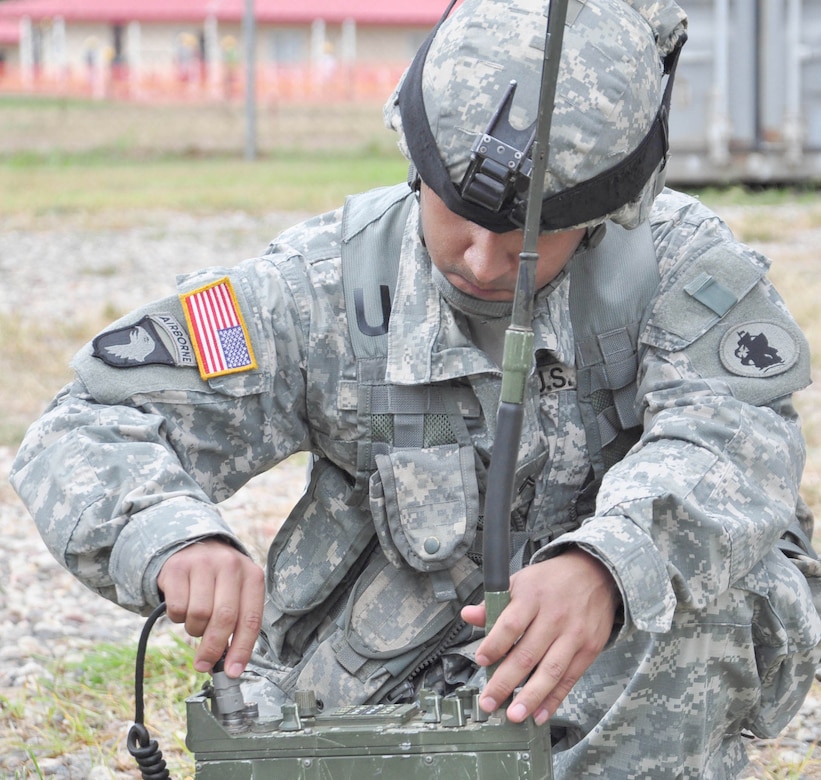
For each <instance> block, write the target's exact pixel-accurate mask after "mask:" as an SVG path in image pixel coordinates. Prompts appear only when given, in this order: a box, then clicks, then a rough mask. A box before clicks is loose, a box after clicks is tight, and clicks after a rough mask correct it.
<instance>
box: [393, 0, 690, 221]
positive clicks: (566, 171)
mask: <svg viewBox="0 0 821 780" xmlns="http://www.w3.org/2000/svg"><path fill="white" fill-rule="evenodd" d="M454 5H456V2H451V4H450V6H449V7H448V9H447V10H446V11H445V14H444V16H443V17H442V19H441V20H440V22H439V24H438V25H437V26H436V27H435V28H434V30H433V31H432V33H431V34H430V36H429V37H428V38H427V40H426V41H425V43H424V44H423V45H422V46H421V47H420V49H419V51H418V52H417V54H416V57H415V58H414V60H413V62H412V63H411V65H410V66H409V68H408V69H407V71H406V72H405V74H404V76H403V78H402V80H401V81H400V83H399V85H398V86H397V88H396V90H395V92H394V94H393V96H392V97H391V99H390V100H389V101H388V103H387V104H386V106H385V120H386V124H387V125H388V126H389V127H391V128H393V129H395V130H397V131H398V133H399V136H400V140H399V146H400V149H401V150H402V152H403V153H404V155H405V156H406V157H407V158H408V159H409V160H410V161H411V176H410V180H411V181H412V183H418V181H419V178H420V177H421V180H422V181H424V182H425V184H426V185H428V186H429V187H431V188H432V189H433V191H434V192H436V194H437V195H438V196H439V197H440V198H441V199H442V200H443V201H444V203H445V205H446V206H447V207H448V208H449V209H450V210H451V211H453V212H455V213H457V214H460V215H461V216H463V217H465V218H466V219H470V220H471V221H473V222H476V223H478V224H480V225H483V226H485V227H487V228H488V229H490V230H493V231H495V232H504V231H508V230H512V229H515V228H519V227H521V226H522V225H523V223H524V212H525V203H526V197H527V189H528V182H529V178H528V177H529V173H530V169H531V164H530V159H529V151H530V144H531V143H532V140H533V136H534V132H535V126H536V117H537V113H538V101H539V91H540V83H541V71H542V67H543V63H544V45H545V29H546V25H547V13H548V7H549V0H465V2H464V3H462V4H461V5H460V6H459V7H458V8H457V9H456V11H454V12H453V13H452V14H451V10H452V9H453V7H454ZM686 37H687V36H686V16H685V14H684V12H683V11H682V10H681V9H680V8H679V7H678V6H677V5H676V4H675V3H673V2H671V1H670V0H570V2H569V6H568V15H567V21H566V26H565V29H564V43H563V47H562V54H561V60H560V67H559V78H558V83H557V87H556V98H555V104H554V110H553V114H552V121H551V131H550V144H549V156H548V166H547V172H546V175H545V181H544V188H543V193H544V195H543V202H542V219H541V225H540V227H541V230H542V231H544V232H548V231H556V230H567V229H570V228H576V227H591V226H595V225H597V224H600V223H602V222H603V221H604V220H605V219H610V220H613V221H615V222H618V223H619V224H621V225H623V226H625V227H628V228H631V227H635V226H636V225H638V224H639V223H641V222H642V221H643V220H644V219H646V217H647V214H648V212H649V208H650V206H651V204H652V202H653V200H654V198H655V196H656V195H657V194H658V192H659V191H660V190H661V188H662V186H663V180H664V168H665V163H666V160H667V155H668V134H667V120H668V111H669V105H670V93H671V89H672V80H673V79H672V77H673V74H674V72H675V66H676V62H677V59H678V54H679V51H680V49H681V46H682V45H683V43H684V41H685V40H686ZM665 77H667V78H666V82H667V83H666V85H665Z"/></svg>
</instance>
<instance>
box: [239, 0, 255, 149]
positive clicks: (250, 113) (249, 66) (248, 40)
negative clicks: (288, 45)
mask: <svg viewBox="0 0 821 780" xmlns="http://www.w3.org/2000/svg"><path fill="white" fill-rule="evenodd" d="M242 36H243V42H244V50H245V159H246V160H255V159H256V157H257V102H256V101H257V95H256V93H257V86H256V36H257V31H256V16H255V14H254V0H245V13H244V14H243V17H242Z"/></svg>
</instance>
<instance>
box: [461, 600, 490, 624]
mask: <svg viewBox="0 0 821 780" xmlns="http://www.w3.org/2000/svg"><path fill="white" fill-rule="evenodd" d="M462 620H464V621H465V623H470V625H472V626H476V627H477V628H481V627H482V626H484V624H485V620H487V613H486V612H485V605H484V604H476V605H472V604H469V605H468V606H466V607H462Z"/></svg>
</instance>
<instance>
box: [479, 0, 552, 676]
mask: <svg viewBox="0 0 821 780" xmlns="http://www.w3.org/2000/svg"><path fill="white" fill-rule="evenodd" d="M567 5H568V0H550V6H549V10H548V13H547V31H546V33H545V48H544V61H543V64H542V81H541V90H540V94H539V109H538V117H537V120H536V136H535V140H534V142H533V147H532V150H533V151H532V162H533V168H532V172H531V175H530V184H529V189H528V195H527V211H526V214H525V228H524V241H523V246H522V251H521V253H520V254H519V272H518V277H517V280H516V291H515V293H514V296H513V314H512V317H511V321H510V326H509V327H508V329H507V330H506V331H505V341H504V352H503V357H502V392H501V397H500V401H499V409H498V415H497V422H496V437H495V441H494V445H493V455H492V456H491V459H490V468H489V472H488V485H487V492H486V494H485V519H484V537H483V550H482V559H483V569H484V580H485V610H486V624H485V625H486V630H487V631H488V632H489V631H490V629H491V628H492V627H493V625H494V624H495V623H496V620H497V619H498V617H499V615H500V614H501V613H502V610H504V608H505V607H506V606H507V605H508V604H509V603H510V558H511V551H510V510H511V506H512V501H513V489H514V482H515V475H516V463H517V461H518V454H519V443H520V440H521V434H522V421H523V419H524V397H525V388H526V386H527V379H528V375H529V374H530V368H531V362H532V356H533V322H532V321H533V303H534V298H535V295H536V264H537V262H538V259H539V255H538V253H537V242H538V239H539V230H540V224H541V211H542V209H541V207H542V191H543V188H544V178H545V173H546V172H547V161H548V155H549V151H550V125H551V120H552V118H553V109H554V105H555V99H556V84H557V82H558V79H559V62H560V60H561V52H562V41H563V39H564V27H565V20H566V19H567ZM495 669H496V666H495V665H494V666H492V667H491V668H490V669H488V679H490V678H491V677H492V676H493V672H494V671H495Z"/></svg>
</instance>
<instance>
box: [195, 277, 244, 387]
mask: <svg viewBox="0 0 821 780" xmlns="http://www.w3.org/2000/svg"><path fill="white" fill-rule="evenodd" d="M180 300H181V301H182V307H183V310H184V311H185V319H186V322H187V323H188V332H189V333H190V335H191V339H192V341H193V343H194V351H195V352H196V355H197V365H198V366H199V369H200V376H201V377H202V378H203V379H211V378H213V377H217V376H223V375H225V374H235V373H237V372H240V371H250V370H252V369H254V368H256V367H257V361H256V358H255V357H254V351H253V349H252V347H251V339H250V338H249V336H248V329H247V328H246V327H245V321H244V320H243V318H242V312H241V311H240V307H239V303H238V302H237V296H236V293H235V292H234V288H233V286H232V285H231V280H230V279H229V278H228V277H227V276H226V277H223V278H222V279H219V280H218V281H216V282H212V283H211V284H208V285H206V286H205V287H200V288H199V289H197V290H194V291H192V292H190V293H185V294H183V295H180Z"/></svg>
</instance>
